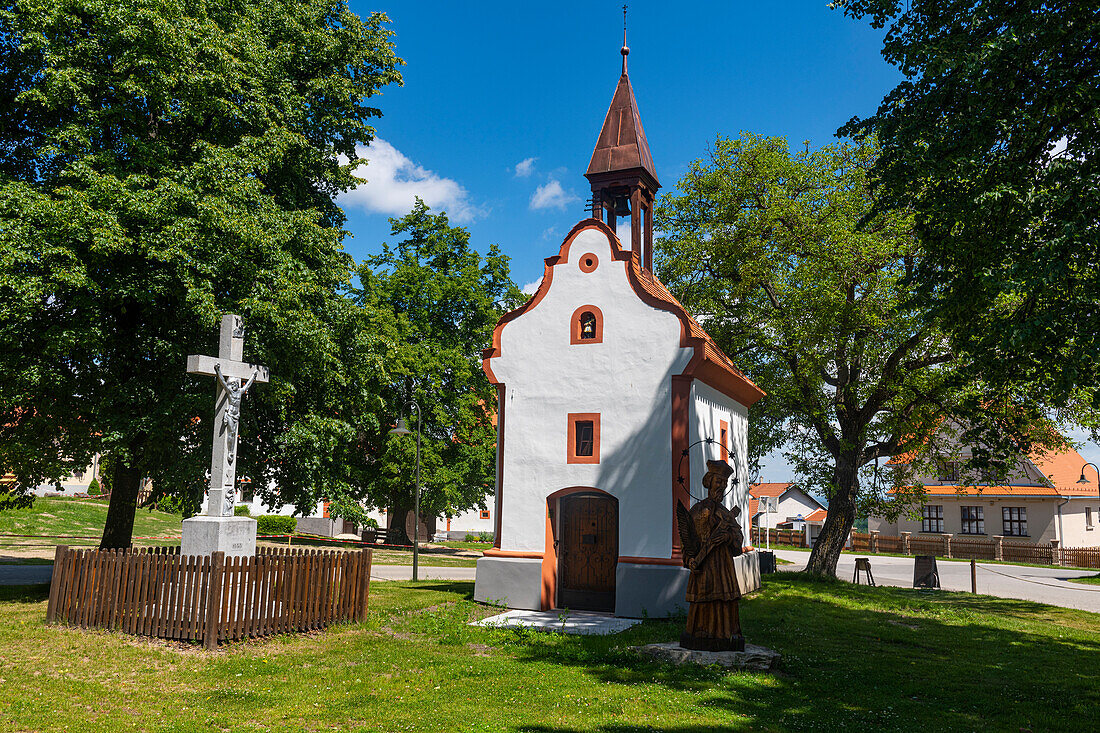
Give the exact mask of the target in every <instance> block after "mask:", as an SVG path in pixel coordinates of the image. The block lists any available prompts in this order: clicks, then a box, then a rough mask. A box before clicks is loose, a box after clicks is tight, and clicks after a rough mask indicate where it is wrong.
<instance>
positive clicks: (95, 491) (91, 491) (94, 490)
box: [88, 476, 103, 496]
mask: <svg viewBox="0 0 1100 733" xmlns="http://www.w3.org/2000/svg"><path fill="white" fill-rule="evenodd" d="M102 493H103V489H102V488H101V487H100V485H99V481H98V480H97V479H96V478H95V477H94V476H93V477H92V480H91V481H89V482H88V496H99V495H100V494H102Z"/></svg>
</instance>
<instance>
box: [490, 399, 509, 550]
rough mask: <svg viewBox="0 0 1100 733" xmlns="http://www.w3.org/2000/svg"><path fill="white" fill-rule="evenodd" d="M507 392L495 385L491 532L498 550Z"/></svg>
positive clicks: (502, 492) (502, 498)
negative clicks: (494, 480) (494, 485)
mask: <svg viewBox="0 0 1100 733" xmlns="http://www.w3.org/2000/svg"><path fill="white" fill-rule="evenodd" d="M506 392H507V390H506V389H505V387H504V385H503V384H498V385H497V495H496V502H495V503H496V523H495V531H494V532H493V547H495V548H496V549H498V550H499V549H500V525H501V522H500V518H501V517H502V516H504V515H503V514H501V511H500V506H501V504H503V503H504V395H505V394H506Z"/></svg>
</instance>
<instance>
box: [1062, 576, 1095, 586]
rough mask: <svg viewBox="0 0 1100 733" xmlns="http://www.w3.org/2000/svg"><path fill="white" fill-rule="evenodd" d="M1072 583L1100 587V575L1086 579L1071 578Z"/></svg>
mask: <svg viewBox="0 0 1100 733" xmlns="http://www.w3.org/2000/svg"><path fill="white" fill-rule="evenodd" d="M1069 582H1071V583H1084V584H1085V585H1100V575H1089V576H1087V577H1085V578H1070V579H1069Z"/></svg>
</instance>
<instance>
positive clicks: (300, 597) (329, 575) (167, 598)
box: [46, 546, 371, 649]
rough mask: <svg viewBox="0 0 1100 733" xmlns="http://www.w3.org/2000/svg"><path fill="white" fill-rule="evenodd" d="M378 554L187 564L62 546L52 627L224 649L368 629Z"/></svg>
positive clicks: (220, 557) (140, 553) (276, 552)
mask: <svg viewBox="0 0 1100 733" xmlns="http://www.w3.org/2000/svg"><path fill="white" fill-rule="evenodd" d="M370 568H371V550H370V549H364V550H361V551H358V552H340V551H324V550H300V549H291V548H282V547H278V548H259V549H257V552H256V555H255V556H254V557H231V558H228V559H226V558H225V554H224V553H222V552H215V553H214V555H213V556H211V557H185V556H181V555H180V554H179V548H178V547H174V548H149V549H137V550H96V549H88V550H83V549H73V548H69V547H65V546H61V547H58V548H57V553H56V556H55V559H54V566H53V579H52V580H51V582H50V598H49V604H48V606H47V610H46V622H47V623H51V622H57V623H65V624H69V625H71V626H78V627H80V628H82V629H83V628H104V629H117V630H119V631H122V632H123V633H127V634H134V635H138V636H152V637H156V638H160V639H178V640H190V641H202V642H204V643H205V645H206V648H207V649H216V648H217V646H218V643H219V642H225V641H236V640H240V639H247V638H255V637H260V636H267V635H270V634H283V633H291V632H297V631H311V630H313V629H320V628H323V627H325V626H327V625H328V624H331V623H336V622H341V621H361V620H363V619H365V618H366V615H367V601H368V599H369V596H370Z"/></svg>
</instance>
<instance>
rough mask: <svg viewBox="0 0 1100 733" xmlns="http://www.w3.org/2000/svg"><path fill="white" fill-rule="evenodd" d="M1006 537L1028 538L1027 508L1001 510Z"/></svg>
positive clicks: (1005, 508)
mask: <svg viewBox="0 0 1100 733" xmlns="http://www.w3.org/2000/svg"><path fill="white" fill-rule="evenodd" d="M1001 518H1002V520H1003V523H1004V531H1003V532H1002V534H1004V535H1005V536H1006V537H1027V507H1022V506H1006V507H1002V508H1001Z"/></svg>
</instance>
